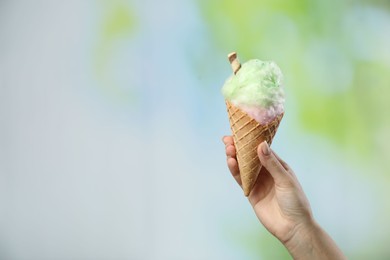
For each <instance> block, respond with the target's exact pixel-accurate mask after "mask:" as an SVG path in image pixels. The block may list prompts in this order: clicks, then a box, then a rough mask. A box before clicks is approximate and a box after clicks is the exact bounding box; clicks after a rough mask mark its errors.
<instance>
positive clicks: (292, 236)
mask: <svg viewBox="0 0 390 260" xmlns="http://www.w3.org/2000/svg"><path fill="white" fill-rule="evenodd" d="M223 142H224V143H225V150H226V156H227V165H228V167H229V170H230V172H231V173H232V175H233V177H234V178H235V180H236V181H237V183H238V184H239V185H240V186H241V177H240V172H239V169H238V163H237V158H236V150H235V147H234V142H233V138H232V137H231V136H225V137H224V138H223ZM257 153H258V156H259V159H260V161H261V164H262V165H263V167H262V168H261V171H260V174H259V176H258V178H257V181H256V183H255V185H254V187H253V190H252V191H251V193H250V194H249V196H248V199H249V202H250V204H251V205H252V207H253V209H254V211H255V213H256V216H257V217H258V218H259V220H260V222H261V223H262V224H263V225H264V226H265V228H266V229H267V230H268V231H269V232H271V233H272V234H273V235H274V236H275V237H277V238H278V239H279V240H280V241H281V242H282V243H283V244H284V245H285V246H286V247H287V249H288V250H289V252H290V253H291V255H292V256H293V257H294V258H295V259H344V258H343V257H344V256H343V254H342V253H341V251H340V250H339V249H338V248H337V246H336V244H334V242H333V240H332V239H331V238H330V237H329V236H328V235H327V234H326V233H325V232H324V231H323V230H322V229H321V228H320V227H319V226H318V224H317V223H316V222H315V221H314V218H313V215H312V212H311V208H310V204H309V201H308V200H307V198H306V196H305V193H304V192H303V190H302V187H301V185H300V184H299V182H298V179H297V177H296V176H295V174H294V172H293V171H292V169H291V168H290V167H289V166H288V165H287V163H285V162H284V161H283V160H282V159H280V158H279V156H278V155H276V153H275V152H273V151H272V150H271V149H270V148H269V146H268V144H267V142H263V143H261V144H260V145H259V147H258V149H257ZM306 242H309V243H306ZM310 243H311V244H310ZM317 245H318V249H319V251H316V250H315V248H314V247H316V246H317ZM324 248H327V249H329V250H330V251H323V250H324ZM324 252H325V253H326V254H325V255H320V254H314V253H324ZM312 253H313V254H312ZM331 253H333V254H331ZM328 256H332V257H333V258H327V257H328ZM311 257H315V258H311ZM324 257H325V258H324Z"/></svg>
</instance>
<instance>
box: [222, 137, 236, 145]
mask: <svg viewBox="0 0 390 260" xmlns="http://www.w3.org/2000/svg"><path fill="white" fill-rule="evenodd" d="M222 142H223V143H224V144H225V146H227V145H229V144H231V145H233V144H234V142H233V137H232V136H224V137H223V138H222Z"/></svg>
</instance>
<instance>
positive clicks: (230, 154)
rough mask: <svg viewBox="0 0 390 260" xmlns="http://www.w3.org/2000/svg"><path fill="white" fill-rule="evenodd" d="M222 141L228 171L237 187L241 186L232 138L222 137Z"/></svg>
mask: <svg viewBox="0 0 390 260" xmlns="http://www.w3.org/2000/svg"><path fill="white" fill-rule="evenodd" d="M222 141H223V143H224V144H225V152H226V156H227V165H228V168H229V171H230V172H231V174H232V176H233V178H234V179H235V180H236V181H237V183H238V185H240V186H241V176H240V170H239V168H238V163H237V158H236V148H235V147H234V142H233V137H231V136H224V137H223V138H222Z"/></svg>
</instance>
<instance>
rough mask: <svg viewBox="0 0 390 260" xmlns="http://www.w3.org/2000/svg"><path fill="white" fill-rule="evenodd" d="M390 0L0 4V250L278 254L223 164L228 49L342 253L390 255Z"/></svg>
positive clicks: (46, 254)
mask: <svg viewBox="0 0 390 260" xmlns="http://www.w3.org/2000/svg"><path fill="white" fill-rule="evenodd" d="M389 32H390V2H389V1H384V0H376V1H368V0H366V1H364V0H361V1H338V0H316V1H305V0H303V1H280V0H277V1H275V0H262V1H255V0H244V1H222V0H216V1H207V0H192V1H180V0H167V1H163V2H162V1H152V0H143V1H135V0H134V1H121V0H111V1H109V0H106V1H104V0H101V1H91V0H90V1H76V0H70V1H44V0H37V1H23V0H13V1H11V0H2V1H0V259H290V257H289V255H288V253H287V251H286V250H285V249H284V248H283V247H282V246H281V245H280V243H279V242H278V241H277V240H276V239H275V238H273V237H272V236H271V235H269V234H268V233H267V231H266V230H265V229H264V228H263V227H262V226H261V224H260V223H259V222H258V221H257V219H256V217H255V215H254V213H253V211H252V209H251V207H250V206H249V204H248V202H247V200H246V199H245V197H244V196H243V194H242V191H241V190H240V189H239V187H238V186H237V185H236V183H235V182H234V180H233V179H232V178H231V176H230V173H229V172H228V170H227V167H226V161H225V155H224V145H223V144H222V142H221V137H222V136H223V135H226V134H229V133H230V128H229V123H228V119H227V114H226V111H225V104H224V100H223V97H222V95H221V93H220V88H221V87H222V85H223V83H224V81H225V79H226V78H227V77H228V76H229V75H230V74H231V70H230V66H229V63H228V61H227V57H226V55H227V54H228V53H229V52H231V51H237V52H238V54H239V56H240V59H241V61H242V62H244V61H247V60H249V59H252V58H259V59H263V60H274V61H275V62H276V63H277V64H279V66H280V67H281V69H282V71H283V72H284V75H285V81H284V82H285V88H286V95H287V101H286V113H285V116H284V120H283V121H282V123H281V125H280V127H279V131H278V133H277V135H276V137H275V139H274V143H273V148H274V150H275V151H277V152H278V153H279V154H280V156H281V157H282V158H284V159H285V160H286V161H287V162H288V163H289V164H290V165H291V166H292V168H293V169H294V170H295V172H296V174H297V175H298V178H299V179H300V181H301V182H302V185H303V188H304V190H305V191H306V193H307V196H308V197H309V200H310V202H311V205H312V208H313V212H314V215H315V217H316V219H317V220H318V222H319V223H320V224H321V225H322V226H323V227H324V228H325V229H326V230H327V231H328V232H329V233H330V234H331V236H332V237H333V238H334V239H335V240H336V242H337V243H338V244H339V245H340V247H341V248H342V249H343V251H344V252H345V253H346V254H347V255H348V257H349V258H351V259H390V248H389V247H388V241H390V232H389V230H390V229H389V224H388V223H389V222H388V220H389V219H390V204H389V201H388V198H389V197H390V189H389V184H390V177H389V173H390V156H389V155H390V138H389V133H390V116H389V112H390V102H389V100H388V99H389V97H390V73H389V71H390V48H389V46H390V33H389Z"/></svg>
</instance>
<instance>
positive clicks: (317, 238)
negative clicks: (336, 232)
mask: <svg viewBox="0 0 390 260" xmlns="http://www.w3.org/2000/svg"><path fill="white" fill-rule="evenodd" d="M283 244H284V246H285V247H286V248H287V250H288V251H289V252H290V254H291V256H292V257H293V258H294V259H296V260H298V259H332V260H338V259H346V258H345V256H344V254H343V253H342V251H341V250H340V249H339V248H338V246H337V245H336V243H335V242H334V241H333V240H332V238H331V237H330V236H329V235H328V234H327V233H326V232H325V231H324V230H323V229H322V228H321V227H320V225H318V223H317V222H316V221H315V220H314V219H310V221H308V222H306V223H303V224H301V225H298V226H297V227H296V229H295V232H294V233H293V235H292V236H291V238H290V239H289V240H287V241H285V242H284V243H283Z"/></svg>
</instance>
